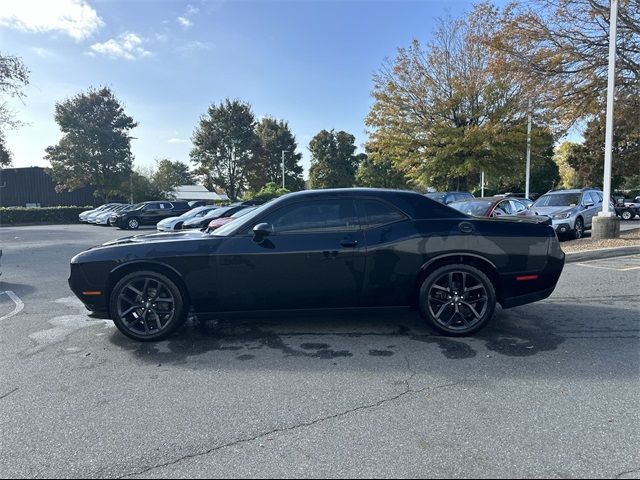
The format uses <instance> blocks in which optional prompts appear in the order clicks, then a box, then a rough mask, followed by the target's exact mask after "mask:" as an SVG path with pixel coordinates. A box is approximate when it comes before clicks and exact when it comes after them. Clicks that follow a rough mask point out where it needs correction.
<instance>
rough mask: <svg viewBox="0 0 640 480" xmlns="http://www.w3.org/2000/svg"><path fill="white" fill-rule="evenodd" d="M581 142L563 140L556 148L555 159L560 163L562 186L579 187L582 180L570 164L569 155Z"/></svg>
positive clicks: (557, 163)
mask: <svg viewBox="0 0 640 480" xmlns="http://www.w3.org/2000/svg"><path fill="white" fill-rule="evenodd" d="M578 145H579V144H577V143H573V142H562V143H561V144H560V145H558V147H557V148H556V150H555V154H554V156H553V160H554V161H555V162H556V165H558V171H559V174H560V181H561V182H560V185H561V186H562V188H578V187H580V182H579V180H578V175H577V173H576V171H575V169H574V168H573V167H572V166H571V165H569V156H570V155H572V152H573V151H575V149H576V148H577V147H578Z"/></svg>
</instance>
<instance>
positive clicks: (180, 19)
mask: <svg viewBox="0 0 640 480" xmlns="http://www.w3.org/2000/svg"><path fill="white" fill-rule="evenodd" d="M178 23H179V24H180V25H182V26H183V27H184V28H189V27H191V26H193V22H192V21H191V20H189V19H188V18H187V17H178Z"/></svg>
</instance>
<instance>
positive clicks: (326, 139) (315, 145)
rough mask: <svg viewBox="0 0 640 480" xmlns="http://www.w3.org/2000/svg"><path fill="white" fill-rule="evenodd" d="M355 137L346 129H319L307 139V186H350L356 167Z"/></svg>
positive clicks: (352, 183)
mask: <svg viewBox="0 0 640 480" xmlns="http://www.w3.org/2000/svg"><path fill="white" fill-rule="evenodd" d="M355 140H356V139H355V137H354V136H353V135H351V134H350V133H347V132H343V131H340V132H336V131H335V130H331V131H327V130H322V131H321V132H319V133H318V134H317V135H316V136H315V137H313V138H312V139H311V142H309V150H310V151H311V168H310V170H309V184H310V186H311V188H341V187H352V186H353V185H354V183H355V174H356V170H357V168H358V159H357V158H356V156H355V155H354V152H355V151H356V146H355V143H354V142H355Z"/></svg>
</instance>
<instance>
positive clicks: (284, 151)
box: [282, 150, 288, 189]
mask: <svg viewBox="0 0 640 480" xmlns="http://www.w3.org/2000/svg"><path fill="white" fill-rule="evenodd" d="M287 152H288V150H282V188H283V189H284V188H285V186H284V154H285V153H287Z"/></svg>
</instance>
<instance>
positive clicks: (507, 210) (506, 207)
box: [494, 200, 513, 215]
mask: <svg viewBox="0 0 640 480" xmlns="http://www.w3.org/2000/svg"><path fill="white" fill-rule="evenodd" d="M494 212H497V213H498V215H512V214H513V211H512V210H511V205H510V204H509V201H508V200H507V201H503V202H500V203H499V204H498V205H496V208H495V210H494Z"/></svg>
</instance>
